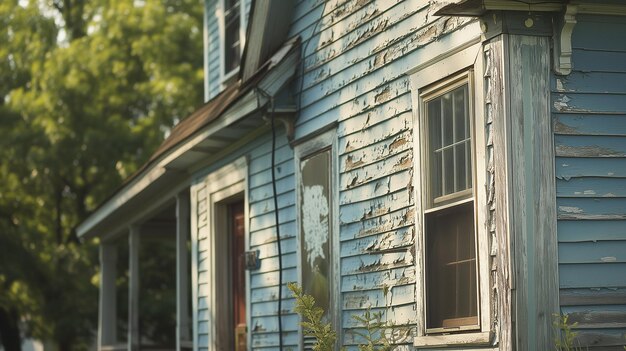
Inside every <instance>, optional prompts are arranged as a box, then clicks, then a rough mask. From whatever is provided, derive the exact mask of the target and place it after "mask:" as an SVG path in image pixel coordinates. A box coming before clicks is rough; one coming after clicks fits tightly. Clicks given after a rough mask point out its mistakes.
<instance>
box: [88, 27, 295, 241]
mask: <svg viewBox="0 0 626 351" xmlns="http://www.w3.org/2000/svg"><path fill="white" fill-rule="evenodd" d="M298 60H299V39H298V38H294V39H292V40H289V41H288V42H287V43H285V44H284V45H283V47H282V48H281V49H280V50H278V51H277V52H276V53H275V54H274V55H273V56H272V57H271V58H270V59H269V60H268V61H267V62H266V63H265V64H264V66H263V69H262V70H259V71H257V72H256V73H255V75H254V77H252V78H250V79H249V80H248V81H247V82H246V83H245V84H244V86H233V87H230V88H227V89H226V90H225V91H224V92H223V93H222V94H220V95H218V96H217V97H216V98H215V99H213V100H211V101H209V102H208V103H207V104H205V105H204V106H203V107H201V108H200V109H199V110H198V111H196V112H194V113H193V114H192V115H191V116H189V117H188V118H186V119H184V120H183V121H181V123H179V125H177V126H176V127H175V128H174V129H173V130H172V134H171V135H170V137H168V138H167V139H166V140H165V141H164V142H163V144H162V145H161V147H159V148H158V149H157V151H156V152H155V154H154V155H153V156H152V157H151V158H150V160H149V161H148V162H147V163H146V164H144V165H143V166H142V167H141V168H140V169H139V170H138V171H137V172H136V173H135V174H133V175H132V176H131V177H129V178H128V179H127V180H126V181H125V182H124V184H123V185H122V186H121V187H120V188H119V189H118V190H117V191H116V192H115V193H114V194H113V195H112V196H111V197H110V198H108V199H107V200H106V201H104V202H103V203H102V204H101V205H100V206H99V207H98V208H97V209H96V210H95V211H94V212H93V213H92V214H91V215H90V216H89V217H87V218H86V219H85V220H84V221H83V222H82V223H81V224H80V225H79V226H78V228H77V234H78V236H79V238H81V239H85V238H90V237H94V236H98V237H101V238H105V237H108V236H114V235H116V234H117V233H118V232H120V231H122V230H124V229H125V227H127V226H128V225H129V222H131V221H133V222H137V221H142V220H143V219H145V218H146V217H147V216H149V215H150V214H152V213H154V212H155V211H158V210H159V209H161V208H162V207H164V206H166V205H168V201H170V199H172V197H173V196H175V195H176V194H177V193H178V192H180V191H182V190H184V189H185V188H187V187H188V186H189V184H190V182H191V176H192V173H193V172H195V171H197V170H198V167H199V165H204V166H206V165H207V162H208V161H207V160H209V161H210V160H215V159H216V156H219V155H222V154H223V151H224V150H226V149H229V148H230V147H231V146H233V145H238V142H239V141H240V140H242V139H243V138H246V137H248V136H250V135H254V134H255V132H257V131H258V130H259V129H262V128H263V126H264V125H265V124H266V122H265V121H264V120H263V118H261V117H262V116H261V115H262V112H263V109H264V107H265V106H266V105H267V103H268V99H267V96H268V95H269V96H273V95H275V94H277V93H278V91H280V90H281V89H283V87H284V86H285V85H286V84H287V83H288V82H289V81H290V80H291V79H292V77H293V75H294V74H295V71H296V68H297V63H298ZM261 92H262V93H261ZM229 94H230V95H229ZM216 111H217V112H216ZM211 113H213V114H215V116H210V115H208V114H211ZM198 120H199V121H200V122H198ZM193 123H195V124H193ZM190 124H193V125H191V126H190ZM186 128H187V129H188V130H185V129H186ZM181 134H182V136H181Z"/></svg>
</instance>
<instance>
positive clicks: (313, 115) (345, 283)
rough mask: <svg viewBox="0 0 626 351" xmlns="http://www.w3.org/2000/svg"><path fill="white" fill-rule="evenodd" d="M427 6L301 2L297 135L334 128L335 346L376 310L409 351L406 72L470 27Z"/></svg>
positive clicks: (411, 288) (411, 277) (412, 316)
mask: <svg viewBox="0 0 626 351" xmlns="http://www.w3.org/2000/svg"><path fill="white" fill-rule="evenodd" d="M429 10H430V9H429V2H427V1H419V0H413V1H401V2H396V1H347V0H329V1H326V2H324V1H321V0H303V1H300V2H299V3H297V5H296V8H295V11H294V21H293V23H292V26H291V29H290V36H294V35H299V36H301V38H302V50H303V51H302V63H301V67H300V70H299V71H298V76H297V78H296V79H295V82H294V88H293V90H294V91H300V90H301V95H300V96H299V97H297V99H296V100H297V101H298V102H299V104H300V105H299V106H300V110H299V116H298V119H297V122H296V123H297V124H296V138H301V137H305V136H307V135H309V134H311V133H314V132H315V131H316V130H318V129H320V128H322V127H323V126H325V125H328V124H329V123H336V122H338V124H337V127H336V128H337V137H338V150H337V153H338V166H339V167H338V168H339V170H338V171H339V184H338V187H339V193H338V194H337V196H338V198H339V214H338V218H339V225H340V233H339V238H340V249H339V250H340V265H341V267H340V271H341V286H340V287H339V288H340V293H341V295H340V299H341V306H342V311H336V313H339V314H340V315H341V316H342V318H341V332H342V340H343V345H345V346H347V349H348V350H353V349H356V346H357V345H358V343H359V341H361V340H360V339H359V338H358V336H357V334H356V332H358V331H362V329H361V327H362V325H360V324H359V323H358V322H357V321H356V320H355V319H354V318H353V317H352V316H355V315H357V316H358V315H362V314H363V313H364V312H365V311H366V310H367V309H368V308H371V309H372V311H381V312H382V313H383V315H384V318H385V319H387V320H389V321H391V322H393V323H394V324H395V325H397V326H398V327H400V328H404V331H405V332H404V333H400V334H402V336H401V337H400V338H399V340H398V341H397V342H398V344H399V345H400V346H401V348H400V349H405V348H407V349H408V348H410V345H411V344H412V342H413V337H412V335H413V333H414V329H415V323H416V313H415V303H416V298H415V259H414V253H415V251H414V250H415V248H414V242H415V240H414V235H415V228H414V217H415V212H414V199H413V184H414V181H415V179H414V177H415V175H414V174H413V133H414V131H413V115H412V106H411V96H410V85H409V80H408V77H407V76H406V72H407V71H408V70H409V69H410V68H413V67H415V66H416V65H417V64H418V63H419V62H420V61H424V60H425V53H426V52H427V49H426V48H427V47H429V45H435V46H436V45H442V43H443V44H446V45H454V44H460V42H459V43H457V42H456V40H460V39H459V38H460V37H461V36H459V37H451V36H449V35H448V34H449V33H451V32H454V31H465V32H466V33H467V36H465V37H464V38H465V39H464V40H467V38H469V37H471V36H472V35H475V33H477V30H478V27H476V26H474V25H475V23H474V22H473V20H472V19H470V18H455V19H449V20H447V19H445V18H438V17H435V16H432V13H430V12H429Z"/></svg>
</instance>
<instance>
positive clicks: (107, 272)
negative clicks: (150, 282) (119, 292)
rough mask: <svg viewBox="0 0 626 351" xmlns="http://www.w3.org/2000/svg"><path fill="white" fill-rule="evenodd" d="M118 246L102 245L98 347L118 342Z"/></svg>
mask: <svg viewBox="0 0 626 351" xmlns="http://www.w3.org/2000/svg"><path fill="white" fill-rule="evenodd" d="M116 263H117V247H116V246H115V245H113V244H104V243H103V244H101V245H100V301H99V310H100V311H99V312H100V313H98V316H99V317H100V318H99V320H98V324H99V325H98V336H99V338H98V349H102V347H103V346H105V345H113V344H115V343H116V342H117V335H116V326H117V299H116V291H115V275H116V272H115V265H116Z"/></svg>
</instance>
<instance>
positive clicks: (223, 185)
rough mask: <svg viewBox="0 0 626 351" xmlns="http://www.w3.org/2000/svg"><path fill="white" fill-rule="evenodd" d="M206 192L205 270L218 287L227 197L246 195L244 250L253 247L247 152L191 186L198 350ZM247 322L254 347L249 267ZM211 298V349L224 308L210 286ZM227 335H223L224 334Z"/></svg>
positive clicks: (215, 344)
mask: <svg viewBox="0 0 626 351" xmlns="http://www.w3.org/2000/svg"><path fill="white" fill-rule="evenodd" d="M202 191H204V192H205V195H204V196H206V202H207V204H206V206H207V215H208V219H207V227H206V228H208V234H207V235H208V236H207V238H206V239H204V240H207V241H208V250H209V252H210V254H209V258H208V259H209V260H210V262H209V266H208V269H207V271H206V272H204V273H205V274H207V275H208V277H207V278H206V279H207V283H208V286H209V287H215V286H216V282H217V280H218V277H217V276H218V274H219V272H218V270H217V266H218V265H219V264H223V262H221V261H223V260H224V257H221V256H224V255H218V252H217V250H219V248H218V245H219V242H218V241H219V237H218V230H219V229H220V224H221V225H223V224H222V223H219V222H220V218H219V217H220V216H219V212H220V211H221V210H223V208H221V207H223V205H224V203H225V200H228V199H231V198H233V197H239V196H241V195H243V200H244V221H245V223H246V226H245V232H244V235H245V243H244V251H248V250H250V228H249V223H250V221H249V218H250V214H249V200H248V159H247V157H245V156H243V157H240V158H238V159H237V160H235V161H233V162H231V163H229V164H227V165H225V166H223V167H222V168H220V169H218V170H216V171H214V172H211V173H210V174H208V175H206V174H205V175H201V176H198V177H197V178H196V179H195V180H194V182H193V185H192V186H191V194H190V197H191V237H192V241H191V250H192V251H191V252H192V254H191V257H192V276H191V278H192V299H193V301H192V308H193V314H192V316H193V350H194V351H198V348H199V344H198V341H199V340H198V332H199V330H198V325H199V323H198V322H199V321H198V297H199V271H198V268H199V267H198V264H199V262H198V248H199V246H198V245H199V242H198V231H199V228H198V196H199V195H198V193H199V192H202ZM245 280H246V324H247V326H248V333H247V336H246V338H247V345H248V346H249V347H250V345H251V341H252V337H251V333H250V330H251V329H250V325H251V323H252V317H251V304H250V271H248V270H246V277H245ZM207 300H208V306H207V308H208V310H209V311H210V312H209V316H208V326H209V332H208V334H209V340H208V345H209V346H208V349H209V350H217V349H216V347H219V345H218V343H219V339H220V337H221V336H218V335H217V333H218V328H217V325H218V323H219V321H220V316H219V314H220V313H224V312H223V311H222V312H219V311H218V310H219V309H220V307H222V306H220V305H221V303H220V301H218V300H217V298H216V293H215V289H213V288H209V289H208V291H207ZM222 337H223V336H222Z"/></svg>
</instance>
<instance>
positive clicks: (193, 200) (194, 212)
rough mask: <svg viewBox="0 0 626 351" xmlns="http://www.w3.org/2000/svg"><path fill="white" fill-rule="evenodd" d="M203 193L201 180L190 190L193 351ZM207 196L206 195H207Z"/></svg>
mask: <svg viewBox="0 0 626 351" xmlns="http://www.w3.org/2000/svg"><path fill="white" fill-rule="evenodd" d="M199 191H203V192H205V194H206V190H205V189H204V183H202V182H201V181H199V180H196V181H194V183H193V184H192V185H191V187H190V188H189V200H190V213H191V221H190V222H191V223H190V224H191V311H192V312H191V319H192V321H191V323H192V329H191V334H192V341H193V351H198V192H199ZM205 196H206V195H205Z"/></svg>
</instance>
